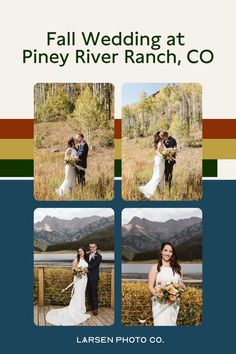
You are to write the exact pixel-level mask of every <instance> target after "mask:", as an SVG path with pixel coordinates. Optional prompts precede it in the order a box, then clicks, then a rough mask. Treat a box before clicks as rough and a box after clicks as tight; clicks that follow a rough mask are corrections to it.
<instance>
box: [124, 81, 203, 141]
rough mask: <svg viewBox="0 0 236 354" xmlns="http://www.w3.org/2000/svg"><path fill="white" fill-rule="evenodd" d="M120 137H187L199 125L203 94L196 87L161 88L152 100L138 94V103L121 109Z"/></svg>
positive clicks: (197, 86)
mask: <svg viewBox="0 0 236 354" xmlns="http://www.w3.org/2000/svg"><path fill="white" fill-rule="evenodd" d="M122 118H123V134H124V135H125V136H128V137H129V138H133V137H143V136H148V135H150V134H153V133H155V132H156V131H157V130H168V131H169V132H170V133H171V134H174V135H176V136H182V137H183V136H184V137H190V136H191V135H192V134H193V133H195V132H196V130H201V125H202V90H201V85H199V84H175V85H169V86H165V87H162V88H161V89H160V91H158V92H156V93H155V94H153V95H152V96H148V95H147V94H146V93H145V92H143V93H141V97H140V100H139V101H138V102H136V103H133V104H131V105H126V106H124V107H123V111H122Z"/></svg>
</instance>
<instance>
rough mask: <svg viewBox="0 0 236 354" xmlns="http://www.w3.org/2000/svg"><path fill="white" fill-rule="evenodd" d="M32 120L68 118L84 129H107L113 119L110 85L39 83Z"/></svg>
mask: <svg viewBox="0 0 236 354" xmlns="http://www.w3.org/2000/svg"><path fill="white" fill-rule="evenodd" d="M34 113H35V117H34V118H35V121H36V123H39V122H55V121H65V120H67V119H70V120H73V121H74V122H79V124H80V125H81V127H83V128H84V129H86V130H94V129H96V128H101V127H107V126H108V123H109V121H110V120H111V119H113V118H114V90H113V85H112V84H109V83H91V84H86V83H85V84H76V83H64V84H57V83H41V84H36V85H35V88H34Z"/></svg>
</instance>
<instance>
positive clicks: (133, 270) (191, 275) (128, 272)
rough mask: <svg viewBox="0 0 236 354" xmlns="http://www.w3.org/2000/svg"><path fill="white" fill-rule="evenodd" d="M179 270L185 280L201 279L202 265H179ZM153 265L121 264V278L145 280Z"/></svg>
mask: <svg viewBox="0 0 236 354" xmlns="http://www.w3.org/2000/svg"><path fill="white" fill-rule="evenodd" d="M180 265H181V269H182V272H183V274H184V278H185V279H196V280H197V279H199V280H201V279H202V264H201V263H181V264H180ZM152 266H153V264H147V263H140V264H133V263H132V264H130V263H123V264H122V276H123V278H126V279H129V278H133V279H145V278H147V276H148V273H149V270H150V268H151V267H152Z"/></svg>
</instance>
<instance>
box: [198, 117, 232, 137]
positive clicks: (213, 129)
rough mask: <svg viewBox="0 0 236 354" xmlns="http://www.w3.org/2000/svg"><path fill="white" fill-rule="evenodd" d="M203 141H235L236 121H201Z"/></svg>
mask: <svg viewBox="0 0 236 354" xmlns="http://www.w3.org/2000/svg"><path fill="white" fill-rule="evenodd" d="M202 122H203V132H202V133H203V139H236V119H203V121H202Z"/></svg>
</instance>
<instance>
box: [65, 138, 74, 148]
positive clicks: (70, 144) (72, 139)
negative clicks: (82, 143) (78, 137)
mask: <svg viewBox="0 0 236 354" xmlns="http://www.w3.org/2000/svg"><path fill="white" fill-rule="evenodd" d="M67 145H68V147H74V146H75V141H74V138H70V140H68V142H67Z"/></svg>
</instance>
